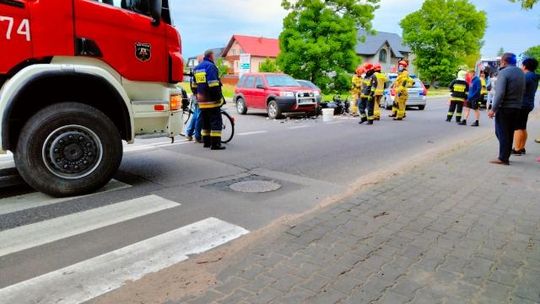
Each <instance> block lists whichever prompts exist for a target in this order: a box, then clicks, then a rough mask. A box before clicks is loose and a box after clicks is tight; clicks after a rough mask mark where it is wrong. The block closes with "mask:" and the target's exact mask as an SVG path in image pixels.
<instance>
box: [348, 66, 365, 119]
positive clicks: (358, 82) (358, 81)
mask: <svg viewBox="0 0 540 304" xmlns="http://www.w3.org/2000/svg"><path fill="white" fill-rule="evenodd" d="M363 74H364V68H363V67H361V66H359V67H358V68H356V73H355V74H354V75H353V77H352V86H351V95H352V97H353V100H354V102H353V103H352V104H351V109H350V113H351V114H352V115H354V116H356V115H358V104H359V103H360V93H361V91H362V81H363V78H362V75H363Z"/></svg>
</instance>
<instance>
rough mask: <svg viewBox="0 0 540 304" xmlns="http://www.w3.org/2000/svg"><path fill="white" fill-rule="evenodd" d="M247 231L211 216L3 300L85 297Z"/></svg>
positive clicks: (20, 287)
mask: <svg viewBox="0 0 540 304" xmlns="http://www.w3.org/2000/svg"><path fill="white" fill-rule="evenodd" d="M247 233H249V231H247V230H245V229H244V228H242V227H239V226H235V225H232V224H229V223H227V222H224V221H221V220H219V219H216V218H208V219H205V220H203V221H200V222H197V223H194V224H191V225H188V226H185V227H182V228H180V229H177V230H173V231H170V232H167V233H165V234H162V235H158V236H156V237H153V238H151V239H148V240H144V241H141V242H139V243H135V244H133V245H130V246H127V247H124V248H121V249H118V250H116V251H113V252H110V253H106V254H104V255H101V256H98V257H95V258H92V259H89V260H86V261H83V262H80V263H77V264H74V265H71V266H68V267H66V268H63V269H59V270H56V271H53V272H50V273H47V274H44V275H42V276H39V277H36V278H33V279H30V280H28V281H24V282H21V283H17V284H15V285H12V286H9V287H6V288H4V289H0V299H2V301H4V302H5V303H18V304H27V303H28V304H30V303H32V304H37V303H56V304H70V303H81V302H85V301H88V300H91V299H93V298H95V297H97V296H100V295H102V294H104V293H106V292H109V291H111V290H114V289H117V288H119V287H121V286H122V285H124V283H125V282H126V281H128V280H129V281H133V280H138V279H140V278H142V277H143V276H144V275H145V274H148V273H152V272H156V271H159V270H161V269H164V268H166V267H169V266H172V265H174V264H176V263H179V262H182V261H184V260H187V259H188V256H189V255H192V254H199V253H202V252H205V251H208V250H210V249H212V248H215V247H217V246H220V245H222V244H225V243H227V242H229V241H232V240H234V239H236V238H238V237H240V236H242V235H245V234H247Z"/></svg>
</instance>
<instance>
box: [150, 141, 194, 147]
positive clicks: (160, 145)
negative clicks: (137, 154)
mask: <svg viewBox="0 0 540 304" xmlns="http://www.w3.org/2000/svg"><path fill="white" fill-rule="evenodd" d="M191 143H193V142H192V141H183V142H177V143H173V144H171V143H163V144H156V145H154V146H155V147H158V148H166V147H171V146H180V145H186V144H191Z"/></svg>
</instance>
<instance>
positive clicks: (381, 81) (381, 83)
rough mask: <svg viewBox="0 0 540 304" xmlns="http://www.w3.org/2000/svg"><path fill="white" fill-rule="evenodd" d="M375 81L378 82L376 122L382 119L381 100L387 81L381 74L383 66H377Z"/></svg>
mask: <svg viewBox="0 0 540 304" xmlns="http://www.w3.org/2000/svg"><path fill="white" fill-rule="evenodd" d="M375 79H376V80H377V86H376V87H375V105H374V106H375V109H374V111H373V115H374V116H375V120H380V119H381V100H382V97H383V95H384V85H385V83H386V81H387V79H386V75H384V74H383V73H382V72H381V65H380V64H376V65H375Z"/></svg>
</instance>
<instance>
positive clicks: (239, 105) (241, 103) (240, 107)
mask: <svg viewBox="0 0 540 304" xmlns="http://www.w3.org/2000/svg"><path fill="white" fill-rule="evenodd" d="M236 111H237V112H238V114H242V115H244V114H246V113H247V107H246V101H245V100H244V98H242V97H238V100H236Z"/></svg>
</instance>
